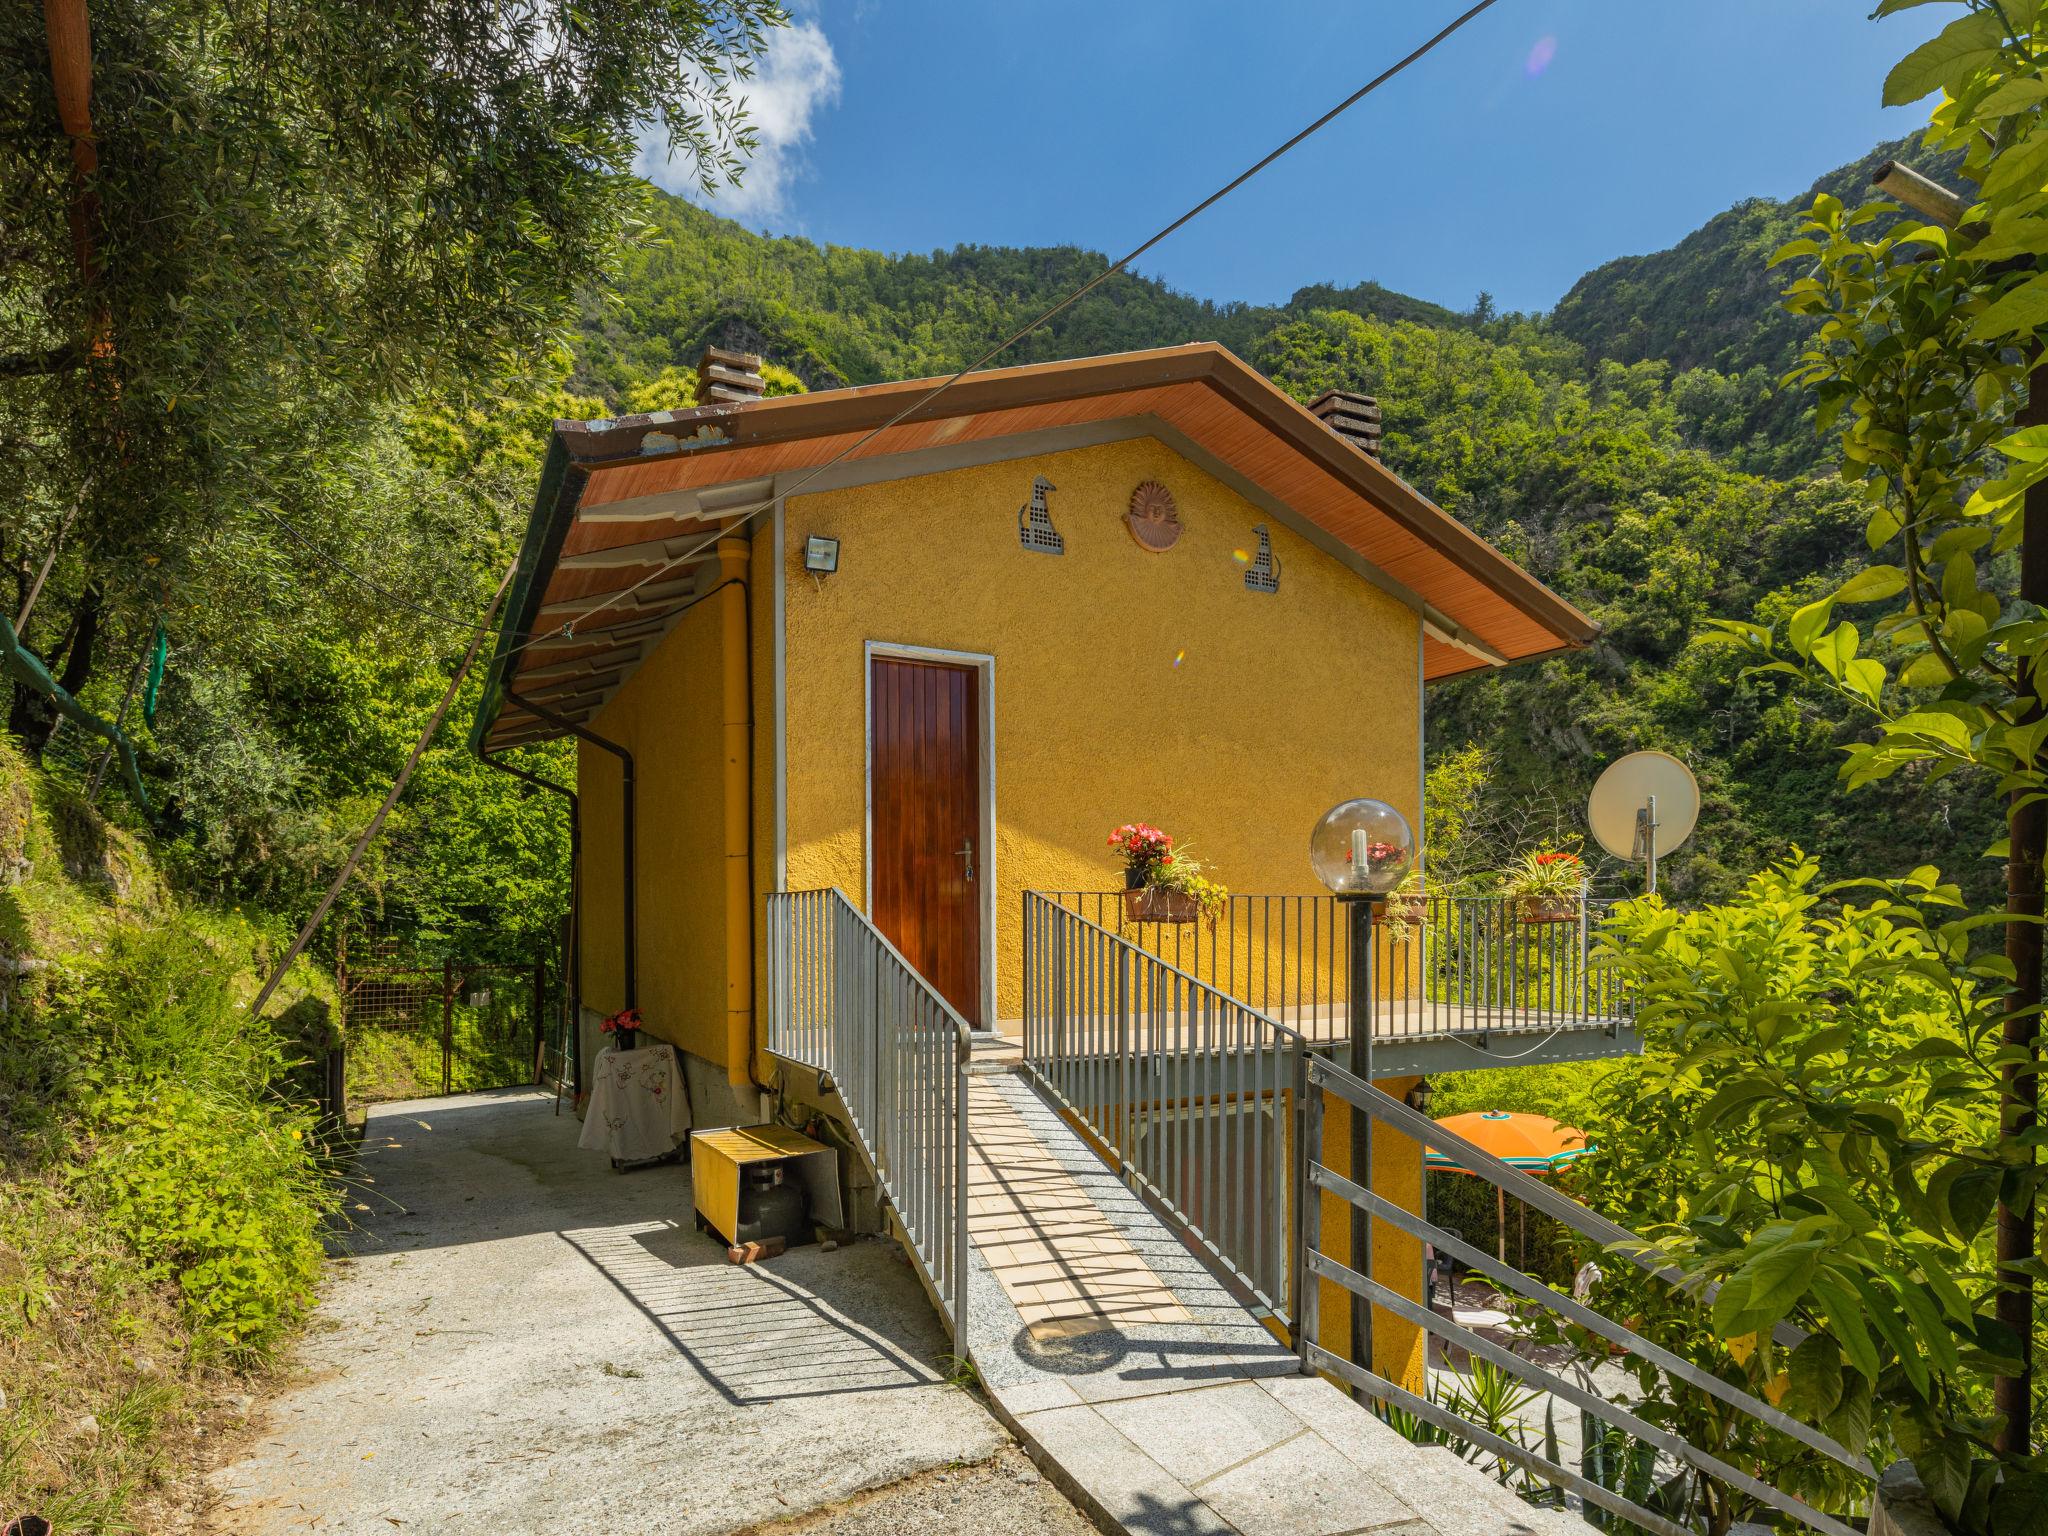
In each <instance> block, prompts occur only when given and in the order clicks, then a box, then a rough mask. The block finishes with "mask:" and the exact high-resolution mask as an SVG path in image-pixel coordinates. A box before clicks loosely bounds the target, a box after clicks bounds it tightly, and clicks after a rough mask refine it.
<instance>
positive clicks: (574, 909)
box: [477, 751, 583, 1102]
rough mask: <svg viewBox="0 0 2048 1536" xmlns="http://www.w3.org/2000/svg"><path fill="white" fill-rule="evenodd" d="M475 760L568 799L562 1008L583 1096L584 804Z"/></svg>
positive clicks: (564, 791) (536, 780) (532, 777)
mask: <svg viewBox="0 0 2048 1536" xmlns="http://www.w3.org/2000/svg"><path fill="white" fill-rule="evenodd" d="M477 760H478V761H479V762H481V763H483V764H485V765H486V766H488V767H491V768H495V769H497V770H498V772H500V773H509V774H511V775H512V777H513V778H515V779H523V780H525V781H526V782H527V783H528V784H531V785H533V787H534V788H536V789H545V790H548V791H550V792H551V793H553V794H557V795H560V796H561V797H562V798H563V799H565V800H567V801H568V802H569V942H568V945H567V946H566V947H567V949H568V951H569V953H568V955H567V957H566V958H567V960H568V962H569V963H568V965H567V966H566V967H565V968H564V971H563V976H562V980H563V984H564V988H565V996H564V998H563V1003H564V1008H565V1011H566V1012H567V1013H568V1015H569V1041H570V1050H569V1060H570V1064H571V1065H572V1066H573V1068H574V1070H575V1078H574V1085H575V1090H576V1098H577V1100H578V1101H579V1102H581V1100H582V1098H583V927H582V924H581V923H579V922H578V921H577V918H578V917H579V916H580V915H581V914H580V913H579V911H578V906H579V901H580V896H581V887H580V882H581V881H582V878H583V806H582V803H581V802H580V801H579V800H578V799H577V798H576V791H575V790H573V789H569V788H567V787H565V786H563V785H560V784H557V783H556V782H555V781H554V780H553V779H544V778H542V777H541V776H540V775H539V774H537V773H528V772H527V771H526V770H525V769H524V768H514V767H513V766H512V765H511V764H510V763H501V762H499V761H498V759H496V758H495V757H493V756H491V754H490V753H488V752H483V751H479V752H478V753H477Z"/></svg>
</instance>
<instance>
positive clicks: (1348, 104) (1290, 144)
mask: <svg viewBox="0 0 2048 1536" xmlns="http://www.w3.org/2000/svg"><path fill="white" fill-rule="evenodd" d="M1497 3H1498V0H1478V4H1476V5H1473V6H1471V7H1470V8H1468V9H1467V10H1465V11H1463V12H1461V13H1460V14H1459V15H1458V16H1456V17H1455V18H1453V19H1452V20H1451V21H1450V22H1449V23H1447V24H1446V25H1445V26H1443V27H1442V28H1441V29H1439V30H1438V31H1437V32H1436V33H1435V35H1433V36H1432V37H1430V38H1429V39H1428V40H1427V41H1426V42H1424V43H1421V44H1420V45H1418V46H1417V47H1415V48H1413V49H1411V50H1410V51H1409V52H1408V53H1406V54H1404V55H1403V56H1402V57H1401V58H1399V59H1397V60H1395V61H1394V62H1393V63H1392V64H1390V65H1388V66H1387V67H1386V68H1385V69H1383V70H1381V71H1380V72H1379V73H1378V74H1377V75H1374V76H1373V77H1372V79H1370V80H1368V81H1366V82H1365V84H1364V85H1361V86H1360V87H1359V88H1358V89H1357V90H1355V91H1353V92H1352V93H1351V94H1350V95H1349V96H1346V97H1345V98H1344V99H1343V100H1342V101H1340V102H1338V103H1337V104H1336V105H1335V106H1334V107H1332V108H1330V110H1329V111H1327V112H1325V113H1324V114H1323V115H1322V116H1321V117H1318V118H1317V119H1316V120H1315V121H1314V122H1312V123H1310V124H1308V126H1306V127H1305V128H1302V129H1301V130H1300V131H1299V132H1297V133H1295V134H1294V135H1293V136H1292V137H1291V138H1289V139H1287V140H1285V141H1284V142H1283V143H1281V144H1280V145H1278V146H1277V147H1276V148H1274V149H1272V150H1270V151H1268V152H1267V153H1266V154H1264V155H1261V156H1260V157H1259V158H1258V159H1257V160H1255V161H1253V162H1252V164H1251V165H1249V166H1247V167H1246V168H1245V169H1244V170H1242V171H1240V172H1238V174H1237V175H1235V176H1233V177H1232V178H1231V179H1230V180H1229V181H1227V182H1225V183H1224V184H1223V185H1222V186H1220V187H1218V188H1217V189H1216V190H1215V191H1214V192H1211V193H1210V194H1209V195H1208V196H1207V197H1205V198H1203V199H1202V200H1201V201H1200V202H1199V203H1196V204H1195V205H1194V206H1193V207H1192V208H1190V209H1188V211H1187V212H1185V213H1183V214H1182V215H1181V216H1180V217H1179V218H1177V219H1175V220H1174V221H1173V222H1172V223H1171V224H1168V225H1166V226H1165V227H1164V228H1163V229H1161V230H1159V231H1158V232H1157V233H1155V234H1153V235H1151V236H1149V237H1148V238H1146V239H1145V240H1144V241H1142V242H1140V243H1139V244H1138V245H1136V246H1134V247H1133V248H1132V249H1131V250H1130V252H1129V253H1128V254H1126V255H1124V256H1122V257H1120V258H1119V259H1118V260H1116V261H1114V262H1111V263H1110V264H1109V266H1107V267H1105V268H1104V269H1103V270H1102V271H1100V272H1098V273H1097V274H1096V275H1095V276H1094V277H1092V278H1090V279H1089V280H1088V281H1087V282H1085V283H1083V284H1082V285H1081V286H1080V287H1078V288H1076V289H1075V290H1074V291H1073V292H1072V293H1070V294H1068V295H1067V296H1066V297H1065V298H1063V299H1061V300H1060V301H1059V302H1058V303H1056V304H1054V305H1053V306H1052V307H1051V308H1050V309H1048V310H1046V311H1045V312H1044V313H1042V314H1040V315H1039V316H1038V317H1037V318H1035V319H1033V320H1032V321H1030V322H1029V323H1028V324H1027V325H1025V326H1024V327H1023V329H1021V330H1019V331H1017V332H1016V333H1015V334H1013V335H1011V336H1008V337H1006V338H1004V339H1003V340H1002V341H999V342H997V343H996V344H995V345H994V346H992V347H990V348H989V349H988V350H987V351H985V352H983V353H982V354H981V355H980V356H979V357H977V358H975V359H974V361H973V362H971V363H968V364H967V365H966V366H965V367H963V368H961V369H959V370H958V371H956V372H954V373H952V374H949V375H948V376H947V377H946V378H944V379H942V380H941V381H940V382H939V383H937V384H936V385H934V386H933V387H932V388H931V389H929V390H927V391H925V392H924V393H923V394H922V395H919V396H918V397H917V398H916V399H915V400H913V401H911V402H910V404H908V405H906V406H905V407H904V408H903V409H902V410H900V411H898V412H897V413H896V414H895V415H894V416H891V417H890V418H889V419H888V420H887V421H885V422H883V423H882V424H881V425H879V426H877V427H873V428H870V429H869V430H868V431H867V432H864V433H862V434H861V435H860V436H859V437H858V438H856V439H854V441H853V442H851V443H849V444H847V445H846V446H845V447H844V448H842V449H840V450H839V452H837V453H835V454H834V455H832V457H831V458H829V459H827V460H826V461H825V462H824V463H822V464H820V465H818V466H817V467H816V468H814V469H812V470H810V471H809V472H808V473H806V474H805V475H804V476H803V477H802V478H801V479H799V480H797V481H796V483H795V484H793V485H791V486H789V487H788V488H787V489H785V490H784V491H783V492H782V493H781V496H782V497H788V496H793V495H795V494H796V493H797V492H799V491H801V490H802V489H803V488H804V487H805V486H806V485H809V484H810V483H811V482H812V481H813V480H815V479H817V478H818V477H819V476H820V475H822V474H824V473H825V472H826V471H827V470H829V469H831V468H833V467H834V466H835V465H837V464H840V463H842V462H844V461H845V460H846V459H848V458H850V457H851V456H852V455H854V454H856V453H858V452H859V451H860V450H861V449H862V448H864V447H866V446H867V445H868V444H869V443H871V442H873V441H874V440H875V439H876V438H878V437H880V436H881V435H882V434H883V433H884V432H887V431H888V430H890V429H891V428H892V427H895V426H897V425H898V424H900V423H901V422H903V421H904V420H906V419H907V418H909V417H911V416H913V415H915V414H916V413H917V412H918V411H920V410H922V409H923V408H924V407H925V406H927V405H929V404H931V402H932V401H934V400H936V399H937V398H938V397H939V396H940V395H942V394H944V393H945V392H946V391H947V390H949V389H951V388H952V387H953V386H954V385H955V384H957V383H959V382H960V381H961V380H962V379H964V378H965V377H967V375H968V374H970V373H972V372H974V371H975V370H976V369H977V368H981V367H985V366H986V365H987V364H988V363H989V362H990V361H992V360H993V359H995V358H997V357H999V356H1001V355H1002V354H1003V353H1004V352H1007V351H1009V349H1010V348H1011V347H1014V346H1015V345H1016V344H1017V343H1018V342H1020V341H1022V340H1023V339H1024V338H1025V337H1026V336H1029V335H1030V334H1031V333H1032V332H1033V331H1035V330H1037V329H1038V328H1039V327H1040V326H1042V325H1044V324H1045V323H1046V322H1047V321H1049V320H1051V319H1052V318H1053V317H1054V316H1055V315H1058V314H1060V313H1062V312H1063V311H1065V310H1067V309H1070V308H1072V307H1073V306H1074V305H1075V304H1078V303H1079V302H1080V301H1081V300H1082V299H1084V298H1086V297H1087V296H1088V295H1089V294H1091V293H1093V292H1094V291H1095V290H1096V289H1097V288H1099V287H1101V286H1102V285H1103V284H1104V283H1106V282H1108V281H1109V279H1110V278H1112V277H1114V276H1116V274H1117V273H1119V272H1121V271H1123V270H1124V269H1125V268H1126V267H1128V266H1129V265H1130V264H1131V263H1132V262H1134V261H1136V260H1137V259H1138V258H1139V257H1140V256H1143V255H1144V254H1145V253H1146V252H1147V251H1149V250H1151V249H1152V248H1153V247H1154V246H1155V245H1157V244H1159V242H1160V241H1162V240H1164V239H1166V238H1167V237H1168V236H1169V235H1172V234H1173V233H1174V232H1175V231H1177V230H1179V229H1181V228H1182V227H1183V226H1184V225H1186V224H1188V223H1190V222H1191V221H1193V220H1194V219H1196V218H1198V217H1200V216H1201V215H1202V214H1204V213H1206V212H1207V211H1208V210H1209V209H1211V208H1213V207H1214V206H1215V205H1216V204H1217V203H1220V202H1221V201H1223V199H1224V198H1226V197H1228V196H1229V195H1230V194H1231V193H1233V192H1235V191H1236V190H1237V189H1238V188H1239V187H1241V186H1243V185H1244V184H1245V183H1246V182H1248V181H1250V180H1251V179H1252V178H1253V177H1254V176H1256V175H1258V174H1259V172H1261V171H1263V170H1264V169H1265V168H1266V167H1267V166H1269V165H1271V164H1272V163H1273V162H1274V161H1276V160H1278V159H1279V158H1280V157H1281V156H1283V155H1285V154H1286V153H1287V152H1288V151H1290V150H1292V149H1294V148H1296V147H1297V146H1298V145H1300V144H1301V143H1302V142H1303V141H1304V140H1307V139H1309V138H1311V137H1313V136H1314V135H1315V134H1317V133H1319V132H1321V131H1322V130H1323V129H1324V128H1327V127H1328V126H1329V125H1330V124H1331V123H1333V122H1335V121H1336V120H1337V119H1338V118H1340V117H1342V116H1343V115H1344V114H1345V113H1346V112H1348V111H1350V110H1351V108H1353V107H1355V106H1357V105H1358V103H1359V102H1361V101H1363V100H1364V99H1365V98H1366V97H1368V96H1370V95H1371V94H1372V93H1373V92H1374V91H1376V90H1378V89H1379V88H1380V87H1381V86H1383V85H1385V84H1386V83H1387V82H1388V81H1389V80H1392V79H1393V78H1394V77H1395V76H1396V75H1398V74H1400V73H1401V72H1402V71H1403V70H1405V69H1407V68H1408V67H1409V66H1410V65H1412V64H1414V63H1416V62H1417V61H1418V60H1420V59H1421V58H1423V57H1424V56H1425V55H1426V54H1428V53H1430V52H1431V51H1432V50H1434V49H1435V48H1436V47H1437V45H1438V44H1440V43H1442V42H1444V41H1445V40H1446V39H1447V38H1449V37H1450V36H1451V35H1452V34H1453V33H1455V32H1457V31H1458V30H1459V29H1460V28H1462V27H1463V26H1465V24H1466V23H1467V22H1470V21H1472V20H1473V19H1474V18H1475V17H1477V16H1478V15H1479V14H1480V13H1481V12H1483V11H1487V10H1490V9H1492V8H1493V6H1494V5H1496V4H1497ZM778 499H780V498H778V497H775V496H770V497H769V498H767V499H766V500H765V501H762V502H759V503H758V504H756V505H754V506H752V507H749V508H747V509H746V510H745V511H743V512H740V513H738V514H736V515H735V516H734V517H733V520H732V521H731V522H729V523H727V524H726V525H725V526H724V527H723V528H721V529H720V530H719V531H718V532H716V533H714V534H711V535H709V536H708V537H706V538H705V539H704V540H702V541H701V542H700V543H697V544H694V545H692V546H691V547H690V548H689V549H687V550H685V551H684V552H683V553H682V554H680V555H677V556H676V557H675V558H674V559H672V560H670V561H668V562H667V563H666V564H664V565H660V566H657V567H656V568H655V569H654V570H652V571H650V572H648V573H647V574H646V575H645V576H642V577H641V578H640V579H639V580H638V581H636V582H633V583H632V584H631V585H630V586H626V587H621V588H620V589H619V590H618V591H617V592H614V593H611V594H610V595H609V596H607V597H606V598H605V600H604V601H603V602H601V603H599V604H598V605H597V606H596V607H595V608H592V609H591V610H590V611H589V612H588V613H584V614H581V615H579V616H578V617H577V618H576V619H575V620H571V621H566V622H564V623H562V624H560V625H558V626H556V627H555V628H553V629H551V630H548V631H546V632H545V633H544V634H541V635H534V636H529V637H528V638H527V639H526V640H524V641H522V642H521V643H520V644H518V645H515V646H512V647H510V648H509V649H507V650H504V651H500V652H499V653H498V659H499V660H504V659H505V658H508V657H511V656H516V655H518V654H519V653H520V652H521V651H523V650H526V649H527V648H528V647H530V646H532V645H534V644H536V643H537V642H539V641H540V640H544V639H551V638H554V637H557V636H568V635H573V634H574V632H575V626H576V625H577V624H579V623H588V622H589V621H590V619H591V618H593V617H594V616H595V615H597V614H600V613H603V612H604V611H605V610H606V609H607V608H610V607H611V606H612V605H613V604H615V603H618V602H621V601H623V600H624V599H626V598H628V597H631V596H632V595H633V594H634V593H635V592H637V591H639V590H640V589H641V588H642V587H644V586H647V585H648V584H649V583H650V582H655V581H659V580H660V579H661V578H662V577H664V576H666V575H667V574H668V573H669V572H670V571H673V570H675V569H676V568H677V567H678V566H682V565H686V564H688V563H689V562H690V561H692V560H694V559H696V558H697V556H699V555H701V554H702V553H703V552H704V551H705V550H707V549H709V548H710V547H711V546H712V545H714V544H716V543H717V542H718V541H719V540H720V539H723V538H727V537H729V536H730V535H731V534H732V533H733V531H734V530H735V529H738V528H742V527H744V526H746V524H748V523H749V522H751V521H753V519H755V518H756V517H759V516H760V515H761V514H762V513H763V512H766V511H767V510H769V509H770V508H771V507H773V506H774V505H775V503H776V501H777V500H778ZM662 616H663V617H666V615H665V614H664V615H662Z"/></svg>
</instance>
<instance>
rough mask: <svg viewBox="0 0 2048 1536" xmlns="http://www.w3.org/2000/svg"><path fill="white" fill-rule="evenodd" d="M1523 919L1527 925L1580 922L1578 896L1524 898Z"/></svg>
mask: <svg viewBox="0 0 2048 1536" xmlns="http://www.w3.org/2000/svg"><path fill="white" fill-rule="evenodd" d="M1521 918H1522V921H1523V922H1525V923H1575V922H1577V921H1578V920H1579V898H1578V897H1576V896H1524V897H1523V898H1522V900H1521Z"/></svg>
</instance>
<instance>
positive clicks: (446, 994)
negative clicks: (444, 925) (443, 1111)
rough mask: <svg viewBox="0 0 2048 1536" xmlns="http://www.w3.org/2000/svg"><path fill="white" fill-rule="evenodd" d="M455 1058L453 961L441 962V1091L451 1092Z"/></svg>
mask: <svg viewBox="0 0 2048 1536" xmlns="http://www.w3.org/2000/svg"><path fill="white" fill-rule="evenodd" d="M454 1059H455V961H454V959H453V958H452V957H451V958H448V959H445V960H443V961H442V962H441V1092H442V1093H443V1094H444V1095H445V1094H449V1093H453V1092H454V1091H455V1089H454V1071H453V1067H454Z"/></svg>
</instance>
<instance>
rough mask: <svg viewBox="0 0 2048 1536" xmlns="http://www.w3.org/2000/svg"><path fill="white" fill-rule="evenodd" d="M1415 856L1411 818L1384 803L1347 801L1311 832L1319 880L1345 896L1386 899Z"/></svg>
mask: <svg viewBox="0 0 2048 1536" xmlns="http://www.w3.org/2000/svg"><path fill="white" fill-rule="evenodd" d="M1414 858H1415V833H1414V832H1413V830H1412V829H1410V827H1409V825H1408V818H1407V817H1405V816H1403V815H1402V814H1401V813H1400V812H1399V811H1397V810H1395V809H1394V808H1393V807H1392V806H1391V805H1389V804H1387V802H1386V801H1384V800H1346V801H1345V802H1344V803H1343V804H1342V805H1334V806H1332V807H1330V809H1329V810H1327V811H1325V812H1324V813H1323V819H1322V820H1321V821H1319V822H1317V823H1316V829H1315V831H1314V832H1312V833H1310V834H1309V839H1308V859H1309V863H1310V864H1312V865H1314V866H1315V872H1316V878H1317V879H1318V880H1320V881H1322V882H1323V884H1325V885H1327V886H1328V887H1329V888H1330V889H1331V890H1333V891H1335V892H1336V893H1337V894H1338V895H1339V896H1342V897H1351V898H1357V897H1361V896H1362V897H1366V898H1368V899H1370V898H1372V897H1374V896H1384V895H1386V893H1387V892H1388V891H1391V890H1392V889H1393V888H1394V887H1395V886H1397V885H1399V884H1400V883H1401V877H1402V876H1403V875H1405V874H1407V873H1408V866H1409V864H1410V863H1411V862H1413V860H1414Z"/></svg>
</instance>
